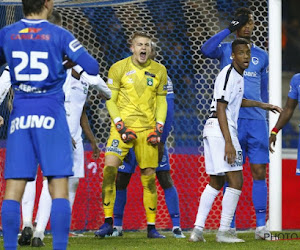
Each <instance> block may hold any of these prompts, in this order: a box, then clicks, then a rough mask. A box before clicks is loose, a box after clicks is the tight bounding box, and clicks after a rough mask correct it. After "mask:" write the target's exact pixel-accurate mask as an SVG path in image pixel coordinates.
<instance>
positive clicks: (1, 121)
mask: <svg viewBox="0 0 300 250" xmlns="http://www.w3.org/2000/svg"><path fill="white" fill-rule="evenodd" d="M3 124H4V119H3V117H2V116H1V115H0V127H2V126H3Z"/></svg>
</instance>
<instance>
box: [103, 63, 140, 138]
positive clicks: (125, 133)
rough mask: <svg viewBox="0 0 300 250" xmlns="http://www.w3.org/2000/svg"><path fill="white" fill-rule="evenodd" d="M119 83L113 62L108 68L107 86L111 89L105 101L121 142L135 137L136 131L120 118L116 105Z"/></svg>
mask: <svg viewBox="0 0 300 250" xmlns="http://www.w3.org/2000/svg"><path fill="white" fill-rule="evenodd" d="M120 84H121V73H120V69H119V68H118V66H116V65H115V64H114V65H113V66H112V67H111V68H110V69H109V72H108V80H107V86H108V87H109V89H110V90H111V98H110V100H107V101H106V108H107V110H108V113H109V115H110V117H111V119H112V120H113V122H114V124H115V125H116V129H117V130H118V132H119V133H120V135H121V139H122V141H123V142H125V143H126V142H129V141H131V140H134V139H136V138H137V136H136V133H135V132H134V131H133V130H132V129H128V128H127V127H126V126H125V124H124V121H123V120H122V118H121V114H120V111H119V108H118V106H117V101H118V96H119V90H120Z"/></svg>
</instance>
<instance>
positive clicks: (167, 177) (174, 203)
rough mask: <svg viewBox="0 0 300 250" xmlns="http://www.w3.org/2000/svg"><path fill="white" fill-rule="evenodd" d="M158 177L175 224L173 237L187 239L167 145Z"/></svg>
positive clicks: (158, 169) (157, 172) (157, 171)
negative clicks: (171, 172) (181, 222)
mask: <svg viewBox="0 0 300 250" xmlns="http://www.w3.org/2000/svg"><path fill="white" fill-rule="evenodd" d="M156 176H157V179H158V182H159V184H160V186H161V187H162V189H163V190H164V194H165V200H166V204H167V207H168V211H169V214H170V217H171V220H172V224H173V229H172V232H173V236H174V237H175V238H185V236H184V234H183V233H182V230H181V228H180V211H179V197H178V193H177V189H176V187H175V186H174V183H173V180H172V177H171V174H170V162H169V155H168V148H167V146H166V145H164V151H163V157H162V160H161V162H160V163H159V165H158V168H157V169H156Z"/></svg>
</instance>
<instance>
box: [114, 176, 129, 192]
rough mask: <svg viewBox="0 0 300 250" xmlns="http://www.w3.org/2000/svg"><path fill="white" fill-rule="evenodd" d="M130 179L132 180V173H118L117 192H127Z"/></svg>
mask: <svg viewBox="0 0 300 250" xmlns="http://www.w3.org/2000/svg"><path fill="white" fill-rule="evenodd" d="M130 178H131V174H130V173H122V172H118V174H117V180H116V188H117V190H125V189H126V188H127V186H128V184H129V181H130Z"/></svg>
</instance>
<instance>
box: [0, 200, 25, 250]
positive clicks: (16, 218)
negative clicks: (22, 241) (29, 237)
mask: <svg viewBox="0 0 300 250" xmlns="http://www.w3.org/2000/svg"><path fill="white" fill-rule="evenodd" d="M1 218H2V227H3V240H4V248H5V249H6V250H16V249H17V246H18V243H17V242H18V233H19V230H20V218H21V212H20V203H19V202H17V201H15V200H4V201H3V203H2V212H1Z"/></svg>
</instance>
